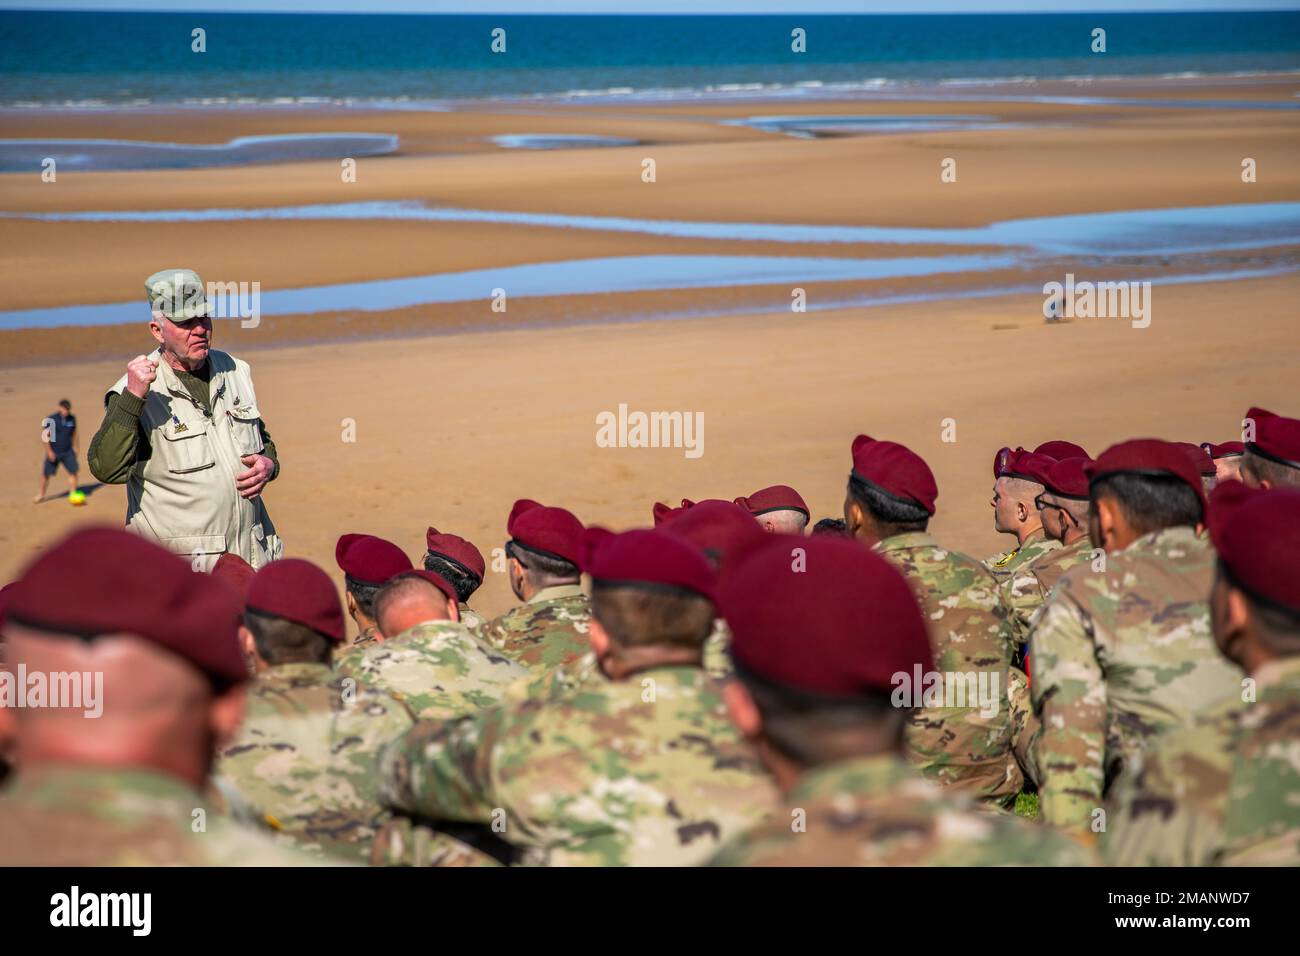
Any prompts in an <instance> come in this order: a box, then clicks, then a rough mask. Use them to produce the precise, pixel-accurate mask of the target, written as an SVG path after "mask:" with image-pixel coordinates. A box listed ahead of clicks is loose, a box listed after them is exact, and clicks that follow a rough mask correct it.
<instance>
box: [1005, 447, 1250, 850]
mask: <svg viewBox="0 0 1300 956" xmlns="http://www.w3.org/2000/svg"><path fill="white" fill-rule="evenodd" d="M1085 473H1086V474H1087V475H1088V482H1089V503H1090V508H1089V521H1088V524H1089V532H1088V533H1089V537H1090V539H1091V541H1092V544H1093V546H1094V547H1097V548H1104V549H1105V551H1106V555H1105V556H1104V559H1105V560H1104V563H1103V564H1100V565H1099V564H1097V563H1095V562H1090V563H1088V564H1082V565H1079V566H1077V567H1075V568H1074V569H1072V570H1071V571H1069V572H1068V573H1067V574H1066V575H1065V576H1064V577H1063V578H1061V580H1060V583H1058V584H1057V586H1056V589H1055V590H1054V591H1053V592H1052V595H1051V597H1050V599H1049V600H1048V602H1047V604H1046V605H1045V607H1044V608H1043V611H1042V613H1041V614H1040V615H1039V617H1038V618H1037V620H1036V621H1035V623H1034V627H1033V630H1032V631H1031V632H1030V636H1029V649H1030V654H1031V656H1032V658H1033V666H1034V680H1033V684H1032V685H1031V687H1030V691H1031V693H1032V697H1033V703H1034V712H1035V715H1036V716H1037V718H1038V720H1039V723H1040V724H1041V727H1040V729H1039V733H1038V737H1037V738H1036V739H1035V741H1034V742H1033V748H1032V749H1033V760H1034V761H1035V762H1036V764H1037V768H1038V773H1039V812H1040V815H1041V817H1042V818H1043V819H1044V820H1046V821H1047V822H1048V823H1051V824H1053V825H1055V826H1059V827H1062V828H1065V829H1066V830H1068V831H1070V832H1071V833H1072V834H1074V835H1076V836H1078V837H1079V838H1080V839H1083V840H1089V841H1090V840H1092V839H1094V837H1093V836H1092V833H1095V832H1099V831H1100V829H1101V828H1102V824H1103V823H1104V816H1103V811H1102V809H1101V808H1102V801H1103V798H1104V797H1105V794H1106V792H1107V790H1108V788H1109V787H1110V786H1111V785H1112V783H1113V782H1114V780H1115V779H1116V777H1118V776H1119V775H1120V774H1121V773H1122V772H1123V768H1124V765H1125V763H1126V761H1127V760H1129V759H1131V758H1132V756H1134V755H1135V754H1137V753H1139V752H1140V751H1141V750H1142V749H1143V748H1144V747H1145V746H1146V743H1147V741H1148V740H1150V739H1151V738H1152V737H1153V736H1155V735H1156V734H1158V733H1160V732H1162V731H1165V730H1168V729H1171V728H1173V727H1176V726H1179V725H1182V724H1185V723H1186V722H1187V721H1188V720H1190V719H1191V717H1192V715H1193V714H1195V713H1196V712H1197V711H1199V710H1202V709H1204V708H1205V707H1206V706H1207V705H1209V704H1211V703H1213V702H1214V701H1217V700H1220V699H1222V698H1224V697H1226V696H1227V695H1229V694H1232V693H1233V692H1234V691H1235V690H1236V688H1237V682H1238V679H1239V677H1240V674H1239V672H1238V671H1237V670H1236V669H1235V668H1233V667H1232V666H1231V665H1229V664H1228V663H1227V662H1226V661H1224V660H1223V658H1222V657H1220V655H1219V654H1217V653H1216V652H1215V650H1214V643H1213V641H1212V640H1211V637H1210V620H1209V610H1208V608H1207V606H1206V595H1208V594H1209V591H1210V578H1211V575H1212V569H1213V563H1214V556H1213V553H1212V552H1211V551H1210V549H1209V547H1208V546H1207V544H1206V542H1205V541H1204V540H1203V539H1201V538H1200V537H1198V536H1197V527H1198V526H1199V525H1200V524H1201V522H1202V520H1203V514H1204V509H1205V496H1204V492H1203V491H1202V489H1201V478H1200V475H1199V474H1198V473H1197V469H1196V467H1195V466H1194V465H1193V464H1192V462H1191V460H1190V459H1189V458H1188V457H1187V455H1186V454H1185V453H1184V452H1183V451H1182V449H1180V448H1178V447H1177V446H1176V445H1173V444H1171V443H1169V442H1164V441H1157V440H1155V439H1136V440H1133V441H1127V442H1123V443H1121V444H1118V445H1113V446H1111V447H1110V448H1108V449H1106V451H1105V452H1104V453H1103V454H1102V455H1101V457H1100V458H1098V459H1097V460H1096V461H1095V462H1092V463H1091V464H1089V465H1087V466H1085ZM1090 830H1091V832H1090Z"/></svg>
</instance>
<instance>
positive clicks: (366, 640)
mask: <svg viewBox="0 0 1300 956" xmlns="http://www.w3.org/2000/svg"><path fill="white" fill-rule="evenodd" d="M379 643H380V640H379V625H378V624H372V625H370V626H369V627H368V628H366V629H365V630H364V631H361V632H360V633H359V634H357V636H356V637H354V638H352V643H351V644H340V645H339V646H338V647H336V648H334V659H335V660H336V661H337V660H339V659H340V658H342V657H343V656H344V655H346V654H347V653H348V652H349V651H351V650H352V649H353V648H354V647H370V646H371V645H373V644H379Z"/></svg>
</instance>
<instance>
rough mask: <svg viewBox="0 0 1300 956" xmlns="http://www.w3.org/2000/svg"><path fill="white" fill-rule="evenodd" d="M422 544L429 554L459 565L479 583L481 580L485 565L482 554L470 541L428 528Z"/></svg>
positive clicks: (485, 568) (485, 569) (456, 535)
mask: <svg viewBox="0 0 1300 956" xmlns="http://www.w3.org/2000/svg"><path fill="white" fill-rule="evenodd" d="M424 544H425V547H426V548H427V549H428V550H429V551H430V552H431V553H433V554H436V555H438V556H439V557H442V558H446V559H447V560H448V561H452V562H454V563H456V564H459V565H460V566H461V567H462V568H464V569H465V570H466V571H468V572H469V573H470V574H472V575H474V576H475V577H477V578H478V579H479V580H480V581H482V580H483V574H484V573H485V572H486V571H487V563H486V562H485V561H484V560H483V552H482V551H480V550H479V549H478V548H476V547H474V545H473V543H471V542H470V541H467V540H465V539H464V538H462V537H461V536H460V535H458V534H442V533H441V532H439V531H438V529H437V528H430V529H429V530H428V531H426V532H425V533H424Z"/></svg>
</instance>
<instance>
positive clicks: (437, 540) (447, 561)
mask: <svg viewBox="0 0 1300 956" xmlns="http://www.w3.org/2000/svg"><path fill="white" fill-rule="evenodd" d="M424 542H425V547H426V548H427V549H428V550H426V551H425V554H424V570H426V571H432V572H433V573H434V574H438V575H441V576H442V577H444V578H446V579H447V580H448V581H450V582H451V585H452V587H454V588H455V589H456V605H457V609H458V610H459V612H460V623H462V624H464V625H465V626H466V627H469V628H477V627H481V626H482V625H483V624H485V623H486V622H487V619H486V618H484V617H483V615H481V614H479V613H478V612H477V611H475V610H474V609H473V608H471V607H470V606H469V604H468V603H466V602H468V601H469V599H470V597H471V596H473V594H474V592H475V591H477V590H478V589H479V586H480V585H482V583H483V575H484V573H485V572H486V571H487V563H486V562H485V561H484V560H483V552H481V551H479V549H478V548H476V547H474V545H473V543H471V542H470V541H467V540H466V539H464V538H462V537H461V536H460V535H457V534H443V533H441V532H440V531H439V530H438V529H437V528H432V527H431V528H429V530H428V531H426V532H425V534H424Z"/></svg>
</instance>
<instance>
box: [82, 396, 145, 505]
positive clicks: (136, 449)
mask: <svg viewBox="0 0 1300 956" xmlns="http://www.w3.org/2000/svg"><path fill="white" fill-rule="evenodd" d="M144 405H145V402H144V399H142V398H137V397H136V396H134V395H132V394H131V393H130V392H126V391H124V392H122V393H120V394H117V393H113V394H110V395H109V396H108V399H107V401H106V403H105V410H104V421H103V423H102V424H100V426H99V431H97V432H95V437H94V438H92V439H91V440H90V451H89V454H88V455H87V459H88V461H89V462H90V473H91V474H92V475H94V476H95V477H96V478H97V479H99V480H100V481H102V482H104V484H106V485H121V484H125V483H126V480H127V479H128V478H130V477H131V470H132V469H133V468H134V467H135V464H136V462H138V461H144V460H146V459H147V458H148V457H149V453H150V448H149V436H148V435H146V434H145V431H144V428H143V427H141V425H140V413H141V412H143V411H144Z"/></svg>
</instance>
